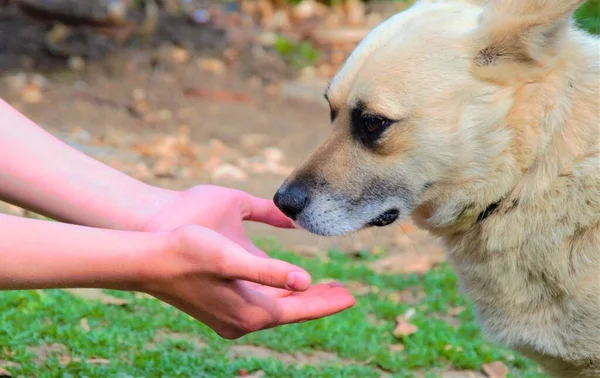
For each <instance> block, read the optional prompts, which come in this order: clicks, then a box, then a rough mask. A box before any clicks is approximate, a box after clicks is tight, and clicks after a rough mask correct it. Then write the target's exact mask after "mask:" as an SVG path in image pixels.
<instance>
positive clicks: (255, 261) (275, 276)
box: [223, 253, 311, 291]
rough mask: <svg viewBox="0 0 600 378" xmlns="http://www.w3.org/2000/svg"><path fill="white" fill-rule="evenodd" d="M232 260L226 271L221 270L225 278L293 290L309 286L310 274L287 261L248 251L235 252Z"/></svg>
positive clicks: (301, 289) (300, 289)
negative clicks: (260, 255)
mask: <svg viewBox="0 0 600 378" xmlns="http://www.w3.org/2000/svg"><path fill="white" fill-rule="evenodd" d="M232 260H234V261H232V262H230V263H229V264H227V265H228V267H227V271H226V272H223V274H224V276H225V278H229V279H238V280H243V281H251V282H255V283H259V284H261V285H266V286H271V287H277V288H280V289H287V290H294V291H304V290H307V289H308V288H309V287H310V283H311V277H310V274H308V272H306V271H305V270H304V269H302V268H299V267H297V266H295V265H292V264H290V263H288V262H285V261H282V260H276V259H272V258H265V257H259V256H256V255H253V254H250V253H243V254H235V257H234V258H233V259H232Z"/></svg>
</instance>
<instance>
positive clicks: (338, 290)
mask: <svg viewBox="0 0 600 378" xmlns="http://www.w3.org/2000/svg"><path fill="white" fill-rule="evenodd" d="M319 286H321V285H316V286H313V287H312V288H311V289H309V290H307V291H306V292H303V293H298V294H295V295H292V296H289V297H285V298H281V299H279V300H278V303H279V304H280V306H281V308H282V315H281V319H280V322H281V324H288V323H298V322H302V321H307V320H313V319H319V318H322V317H325V316H330V315H333V314H337V313H339V312H341V311H344V310H346V309H348V308H350V307H352V306H354V304H355V303H356V302H355V299H354V297H353V296H352V294H350V292H348V290H347V289H346V288H344V287H341V286H338V285H337V284H334V285H333V286H330V285H325V286H328V287H327V288H325V290H323V289H322V288H320V287H319Z"/></svg>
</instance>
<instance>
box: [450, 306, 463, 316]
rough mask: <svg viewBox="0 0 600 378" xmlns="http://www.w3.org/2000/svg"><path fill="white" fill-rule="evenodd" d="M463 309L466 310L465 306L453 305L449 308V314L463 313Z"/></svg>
mask: <svg viewBox="0 0 600 378" xmlns="http://www.w3.org/2000/svg"><path fill="white" fill-rule="evenodd" d="M463 311H465V308H464V307H463V306H458V307H452V308H451V309H449V310H448V315H450V316H458V315H460V314H462V312H463Z"/></svg>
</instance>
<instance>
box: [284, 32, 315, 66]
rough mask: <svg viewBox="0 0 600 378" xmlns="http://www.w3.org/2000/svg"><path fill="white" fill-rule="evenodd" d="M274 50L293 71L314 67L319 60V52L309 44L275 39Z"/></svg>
mask: <svg viewBox="0 0 600 378" xmlns="http://www.w3.org/2000/svg"><path fill="white" fill-rule="evenodd" d="M275 50H276V51H277V52H278V53H279V55H281V56H282V57H283V58H284V59H285V60H286V61H287V62H288V63H289V64H290V65H291V66H292V68H294V69H300V68H302V67H306V66H311V65H314V64H315V63H316V61H317V59H319V50H317V49H316V48H315V47H314V46H313V45H312V44H311V43H310V42H306V41H301V42H293V41H291V40H289V39H287V38H285V37H283V36H279V37H277V40H276V41H275Z"/></svg>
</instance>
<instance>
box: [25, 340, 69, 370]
mask: <svg viewBox="0 0 600 378" xmlns="http://www.w3.org/2000/svg"><path fill="white" fill-rule="evenodd" d="M27 351H28V352H30V353H31V354H33V355H34V356H35V357H34V358H33V363H34V364H36V365H42V364H44V363H45V362H46V361H47V360H48V358H50V357H51V356H55V355H56V356H60V357H59V361H60V360H61V359H62V358H63V356H65V355H67V356H68V355H69V350H68V349H67V347H66V346H64V345H63V344H58V343H54V344H41V345H35V346H30V347H27Z"/></svg>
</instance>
